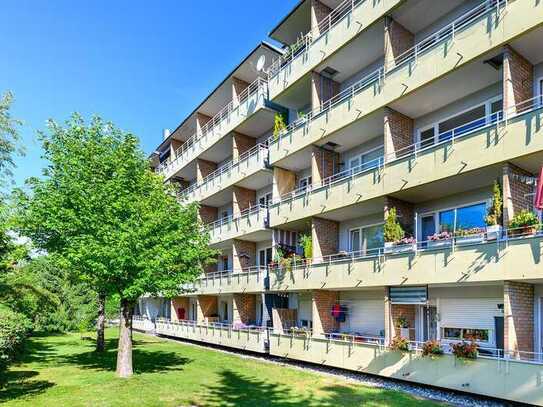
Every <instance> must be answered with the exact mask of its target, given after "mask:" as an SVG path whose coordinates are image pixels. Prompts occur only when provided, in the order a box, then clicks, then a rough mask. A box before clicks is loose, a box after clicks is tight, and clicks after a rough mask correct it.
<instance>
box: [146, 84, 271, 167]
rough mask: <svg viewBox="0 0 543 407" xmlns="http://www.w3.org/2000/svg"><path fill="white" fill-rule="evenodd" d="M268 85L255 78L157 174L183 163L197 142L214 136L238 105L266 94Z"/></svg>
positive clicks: (181, 147) (162, 165) (164, 164)
mask: <svg viewBox="0 0 543 407" xmlns="http://www.w3.org/2000/svg"><path fill="white" fill-rule="evenodd" d="M267 86H268V83H267V81H266V80H265V79H262V78H260V77H259V78H257V79H256V80H255V81H254V82H253V83H251V84H250V85H249V86H248V87H247V88H246V89H245V90H244V91H243V92H241V93H240V94H239V95H238V99H237V100H231V101H230V102H229V103H228V104H227V105H226V106H224V107H223V108H222V109H221V110H220V111H219V112H218V113H217V114H216V115H215V116H213V117H212V118H211V119H210V120H209V121H208V122H207V123H206V124H205V125H204V126H202V128H201V131H200V132H195V133H194V134H193V135H192V136H191V137H190V138H189V139H188V140H186V141H185V142H184V143H183V144H182V145H181V146H180V147H179V148H177V150H175V157H171V158H170V160H169V161H168V162H165V163H162V164H161V165H159V166H158V167H157V172H158V173H164V172H166V171H168V168H171V167H172V166H173V165H181V163H182V162H183V161H185V160H186V159H187V157H188V155H189V153H190V152H192V151H194V149H195V146H196V144H197V142H198V141H200V140H202V139H205V138H206V137H207V136H208V135H210V134H214V131H215V130H217V128H220V125H221V123H223V121H224V120H225V119H227V118H228V117H229V116H230V115H231V114H232V113H233V112H234V111H236V110H237V109H238V108H239V106H240V105H242V104H243V103H244V102H246V101H248V100H249V99H250V98H251V97H252V96H253V95H255V94H267V89H268V88H267Z"/></svg>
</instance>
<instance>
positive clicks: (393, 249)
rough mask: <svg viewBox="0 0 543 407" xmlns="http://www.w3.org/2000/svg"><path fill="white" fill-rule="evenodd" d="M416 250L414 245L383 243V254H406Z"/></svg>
mask: <svg viewBox="0 0 543 407" xmlns="http://www.w3.org/2000/svg"><path fill="white" fill-rule="evenodd" d="M416 250H417V244H416V243H405V244H399V243H394V242H385V253H388V254H391V253H392V254H396V253H407V252H414V251H416Z"/></svg>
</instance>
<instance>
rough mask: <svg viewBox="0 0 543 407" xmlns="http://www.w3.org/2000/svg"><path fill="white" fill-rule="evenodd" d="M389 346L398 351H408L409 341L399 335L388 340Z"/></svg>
mask: <svg viewBox="0 0 543 407" xmlns="http://www.w3.org/2000/svg"><path fill="white" fill-rule="evenodd" d="M389 348H390V349H391V350H394V351H399V352H408V351H409V341H408V340H407V339H406V338H403V337H401V336H396V337H395V338H394V339H392V341H391V342H390V345H389Z"/></svg>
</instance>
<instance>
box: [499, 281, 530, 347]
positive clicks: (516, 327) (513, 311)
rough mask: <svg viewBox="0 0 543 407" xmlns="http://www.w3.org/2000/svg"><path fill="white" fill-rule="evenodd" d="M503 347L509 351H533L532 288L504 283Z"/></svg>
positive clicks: (522, 284) (514, 283)
mask: <svg viewBox="0 0 543 407" xmlns="http://www.w3.org/2000/svg"><path fill="white" fill-rule="evenodd" d="M503 297H504V298H503V300H504V347H505V350H510V351H524V352H533V351H534V286H533V285H532V284H527V283H521V282H514V281H504V286H503Z"/></svg>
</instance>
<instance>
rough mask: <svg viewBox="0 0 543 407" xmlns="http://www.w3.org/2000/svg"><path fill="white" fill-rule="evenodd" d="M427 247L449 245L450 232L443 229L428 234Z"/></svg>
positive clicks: (450, 240)
mask: <svg viewBox="0 0 543 407" xmlns="http://www.w3.org/2000/svg"><path fill="white" fill-rule="evenodd" d="M427 239H428V247H429V248H432V247H442V246H449V245H450V244H451V243H452V234H451V233H449V232H447V231H443V232H440V233H434V234H433V235H432V236H428V237H427Z"/></svg>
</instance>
